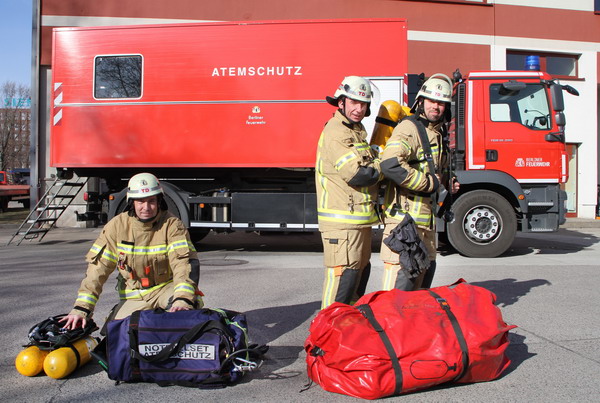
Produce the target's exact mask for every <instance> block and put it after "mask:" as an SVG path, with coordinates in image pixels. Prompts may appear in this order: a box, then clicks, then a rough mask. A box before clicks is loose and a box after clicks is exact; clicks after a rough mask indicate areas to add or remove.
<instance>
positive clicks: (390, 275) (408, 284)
mask: <svg viewBox="0 0 600 403" xmlns="http://www.w3.org/2000/svg"><path fill="white" fill-rule="evenodd" d="M404 273H405V271H404V270H402V267H401V266H400V265H399V264H394V263H387V262H384V263H383V286H382V287H381V289H382V290H383V291H389V290H393V289H394V288H396V289H398V290H401V291H412V290H413V288H414V286H415V282H414V279H409V278H408V276H407V275H406V274H404Z"/></svg>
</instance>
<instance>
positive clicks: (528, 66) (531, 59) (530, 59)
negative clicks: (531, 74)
mask: <svg viewBox="0 0 600 403" xmlns="http://www.w3.org/2000/svg"><path fill="white" fill-rule="evenodd" d="M525 70H533V71H540V57H539V56H527V57H526V58H525Z"/></svg>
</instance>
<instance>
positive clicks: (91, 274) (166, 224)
mask: <svg viewBox="0 0 600 403" xmlns="http://www.w3.org/2000/svg"><path fill="white" fill-rule="evenodd" d="M190 259H197V255H196V250H195V249H194V246H193V244H192V242H191V240H190V238H189V234H188V231H187V230H186V228H185V226H184V225H183V223H182V222H181V220H179V219H178V218H176V217H175V216H173V215H172V214H171V213H169V212H168V211H160V212H159V213H158V215H157V217H156V218H155V219H154V220H152V221H151V222H147V223H143V222H141V221H139V220H138V219H137V218H136V217H135V216H131V215H129V214H128V213H127V212H125V213H121V214H119V215H118V216H116V217H114V218H113V219H112V220H110V221H109V222H108V223H107V224H106V225H105V227H104V229H103V231H102V234H101V235H100V237H98V239H97V240H96V241H95V242H94V244H93V246H92V248H91V249H90V251H89V252H88V254H87V256H86V260H87V262H88V268H87V273H86V276H85V278H84V279H83V281H82V282H81V286H80V288H79V293H78V296H77V300H76V301H75V307H80V308H83V309H84V311H82V310H78V309H73V310H72V311H71V313H72V314H76V315H80V316H81V315H82V313H83V312H85V310H88V311H90V314H91V312H93V310H94V308H95V306H96V302H97V301H98V298H99V297H100V293H101V292H102V287H103V285H104V283H105V282H106V280H107V279H108V277H109V276H110V274H111V273H112V272H113V271H114V270H115V268H117V269H118V271H119V287H118V289H119V294H120V298H121V299H136V298H143V297H144V296H145V295H147V294H149V293H151V292H153V291H155V290H157V289H159V288H161V287H163V286H164V285H166V284H168V283H169V282H173V283H174V294H173V298H174V299H175V298H179V297H182V298H185V299H187V300H190V301H193V300H194V296H195V291H196V286H197V285H196V284H195V283H194V282H193V281H192V280H191V279H190V271H191V265H190Z"/></svg>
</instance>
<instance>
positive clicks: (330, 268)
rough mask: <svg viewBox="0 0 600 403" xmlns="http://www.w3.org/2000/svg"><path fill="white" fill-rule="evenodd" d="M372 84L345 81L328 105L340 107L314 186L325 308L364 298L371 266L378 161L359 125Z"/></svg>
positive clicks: (320, 152)
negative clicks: (323, 271) (322, 262)
mask: <svg viewBox="0 0 600 403" xmlns="http://www.w3.org/2000/svg"><path fill="white" fill-rule="evenodd" d="M371 98H372V89H371V84H370V82H369V81H368V80H366V79H365V78H362V77H356V76H350V77H346V78H344V80H343V81H342V83H341V85H340V86H339V88H338V89H337V91H336V92H335V94H334V96H333V97H329V96H328V97H326V99H327V102H328V103H329V104H331V105H333V106H336V107H338V110H337V111H336V112H335V114H334V116H333V117H332V118H331V119H330V120H329V121H328V122H327V124H326V125H325V128H324V129H323V132H322V133H321V138H320V139H319V145H318V149H317V163H316V182H317V211H318V217H319V230H320V231H321V237H322V240H323V251H324V263H325V280H324V283H323V301H322V304H321V308H322V309H323V308H325V307H327V306H329V305H330V304H332V303H333V302H343V303H346V304H349V303H351V302H352V301H355V300H356V299H358V297H360V296H362V295H363V294H364V293H365V288H366V285H367V281H368V279H369V273H370V271H371V265H370V263H369V259H370V257H371V226H372V225H373V223H375V222H377V221H378V217H377V213H376V210H375V208H376V200H377V182H378V181H379V179H380V168H379V160H378V159H376V156H375V153H374V152H373V151H372V150H371V148H370V147H369V144H368V143H367V141H366V138H367V132H366V130H365V128H364V126H363V125H362V123H361V121H362V120H363V118H364V117H365V116H369V114H370V109H369V108H370V104H371Z"/></svg>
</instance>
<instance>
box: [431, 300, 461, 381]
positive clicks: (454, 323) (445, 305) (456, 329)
mask: <svg viewBox="0 0 600 403" xmlns="http://www.w3.org/2000/svg"><path fill="white" fill-rule="evenodd" d="M428 291H429V294H430V295H431V296H432V297H433V298H435V300H436V301H437V303H438V304H440V307H441V308H442V309H443V310H444V312H446V315H448V319H450V323H451V324H452V329H454V333H455V334H456V339H457V340H458V345H459V346H460V350H461V352H462V365H463V368H462V371H461V372H460V374H458V376H457V377H456V378H454V381H455V382H456V381H458V380H459V379H460V378H462V377H463V376H464V375H465V373H466V372H467V370H468V369H469V347H468V346H467V340H466V339H465V335H464V333H463V331H462V329H461V328H460V323H458V319H457V318H456V316H455V315H454V313H453V312H452V310H451V309H450V305H449V304H448V301H446V299H445V298H442V297H441V296H440V295H438V294H436V293H435V292H433V291H431V290H428Z"/></svg>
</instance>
